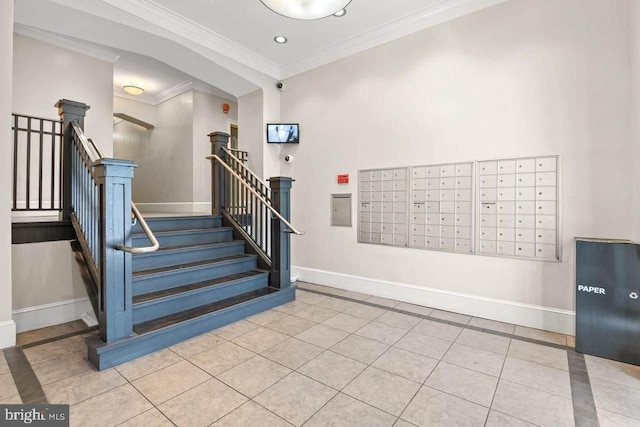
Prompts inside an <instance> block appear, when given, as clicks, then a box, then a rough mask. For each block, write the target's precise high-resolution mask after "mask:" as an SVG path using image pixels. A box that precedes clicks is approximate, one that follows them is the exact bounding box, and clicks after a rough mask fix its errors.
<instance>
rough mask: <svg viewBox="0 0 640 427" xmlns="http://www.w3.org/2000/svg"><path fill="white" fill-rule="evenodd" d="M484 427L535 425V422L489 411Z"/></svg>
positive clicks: (530, 426)
mask: <svg viewBox="0 0 640 427" xmlns="http://www.w3.org/2000/svg"><path fill="white" fill-rule="evenodd" d="M485 427H535V424H531V423H528V422H526V421H522V420H519V419H517V418H513V417H512V416H509V415H506V414H503V413H501V412H497V411H489V417H488V418H487V424H486V425H485Z"/></svg>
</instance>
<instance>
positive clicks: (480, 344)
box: [456, 329, 511, 355]
mask: <svg viewBox="0 0 640 427" xmlns="http://www.w3.org/2000/svg"><path fill="white" fill-rule="evenodd" d="M456 342H457V343H458V344H463V345H467V346H469V347H475V348H479V349H481V350H487V351H492V352H494V353H499V354H504V355H506V354H507V350H508V349H509V343H510V342H511V339H510V338H505V337H500V336H497V335H492V334H487V333H484V332H477V331H472V330H470V329H465V330H463V331H462V332H461V333H460V335H459V336H458V338H457V339H456Z"/></svg>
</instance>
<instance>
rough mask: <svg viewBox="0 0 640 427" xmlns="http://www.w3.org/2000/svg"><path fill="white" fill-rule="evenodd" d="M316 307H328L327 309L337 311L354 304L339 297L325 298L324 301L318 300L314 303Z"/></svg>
mask: <svg viewBox="0 0 640 427" xmlns="http://www.w3.org/2000/svg"><path fill="white" fill-rule="evenodd" d="M316 305H317V306H318V307H324V308H328V309H329V310H334V311H338V312H343V311H345V310H347V309H349V308H351V307H353V306H354V305H356V303H355V302H353V301H347V300H343V299H339V298H327V299H326V300H324V301H320V302H319V303H318V304H316Z"/></svg>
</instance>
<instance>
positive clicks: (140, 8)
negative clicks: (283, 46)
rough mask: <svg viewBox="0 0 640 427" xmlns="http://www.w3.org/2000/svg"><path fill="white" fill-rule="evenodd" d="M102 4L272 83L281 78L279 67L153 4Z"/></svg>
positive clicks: (128, 0)
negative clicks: (194, 44)
mask: <svg viewBox="0 0 640 427" xmlns="http://www.w3.org/2000/svg"><path fill="white" fill-rule="evenodd" d="M102 1H104V2H105V3H107V4H109V5H111V6H113V7H115V8H118V9H120V10H122V11H124V12H127V13H129V14H131V15H134V16H136V17H138V18H140V19H143V20H145V21H148V22H151V23H153V24H155V25H157V26H159V27H161V28H163V29H164V30H167V31H170V32H172V33H174V34H176V35H178V36H180V37H184V38H185V39H187V40H189V41H191V42H193V43H196V44H199V45H201V46H204V47H206V48H208V49H210V50H212V51H214V52H217V53H219V54H221V55H223V56H226V57H227V58H230V59H232V60H234V61H236V62H238V63H240V64H243V65H246V66H247V67H249V68H252V69H253V70H257V71H260V72H261V73H264V74H266V75H268V76H269V77H272V78H274V79H279V78H280V66H279V65H278V64H277V63H275V62H273V61H271V60H269V59H267V58H265V57H263V56H261V55H258V54H257V53H255V52H253V51H251V50H249V49H247V48H245V47H243V46H241V45H239V44H237V43H235V42H233V41H231V40H229V39H227V38H225V37H222V36H221V35H220V34H218V33H216V32H213V31H211V30H210V29H208V28H206V27H204V26H202V25H200V24H198V23H197V22H194V21H192V20H190V19H188V18H186V17H184V16H182V15H179V14H177V13H175V12H173V11H172V10H170V9H167V8H166V7H164V6H162V5H160V4H158V3H155V2H154V1H152V0H102Z"/></svg>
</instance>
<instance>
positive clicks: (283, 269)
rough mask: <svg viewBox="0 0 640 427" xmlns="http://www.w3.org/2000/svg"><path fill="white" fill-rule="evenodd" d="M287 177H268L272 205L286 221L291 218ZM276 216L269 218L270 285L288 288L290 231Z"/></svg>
mask: <svg viewBox="0 0 640 427" xmlns="http://www.w3.org/2000/svg"><path fill="white" fill-rule="evenodd" d="M292 183H293V179H291V178H288V177H281V176H280V177H274V178H269V187H270V188H271V202H272V204H273V207H274V208H275V209H276V210H277V211H278V212H280V215H282V216H283V217H284V219H286V220H287V221H289V220H290V219H291V184H292ZM286 230H288V228H287V226H286V225H284V224H283V223H282V221H280V220H279V219H278V218H276V217H273V218H272V220H271V280H270V282H271V286H273V287H275V288H280V289H284V288H288V287H289V286H291V233H289V232H287V231H286Z"/></svg>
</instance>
